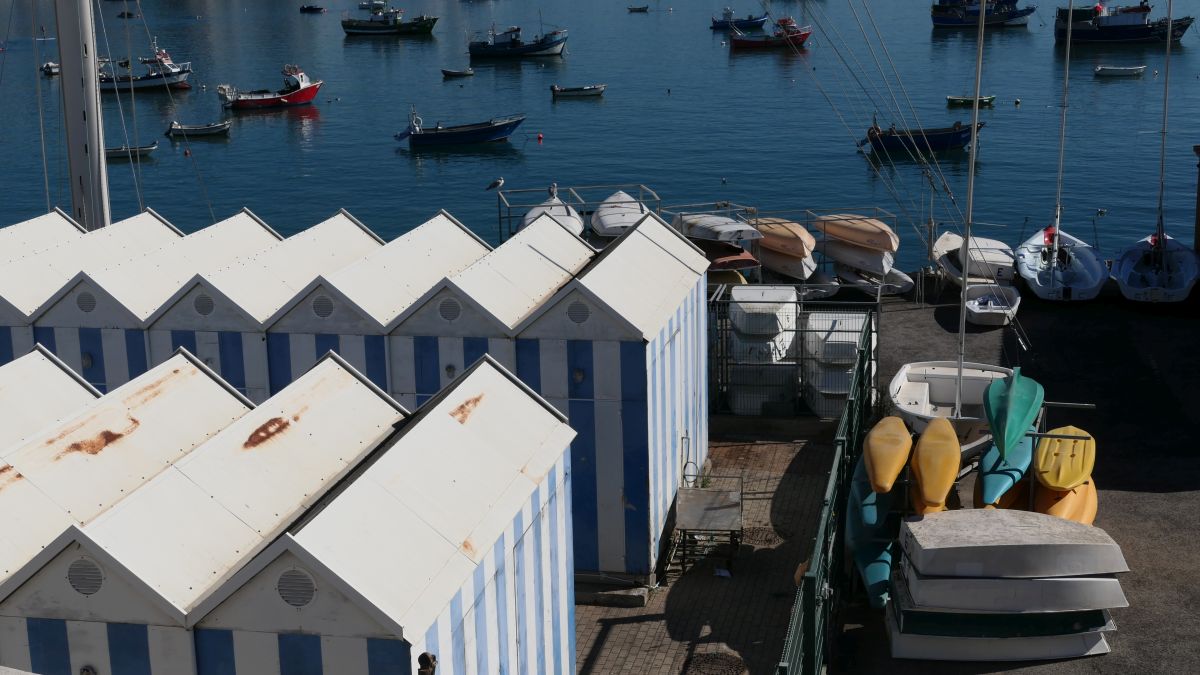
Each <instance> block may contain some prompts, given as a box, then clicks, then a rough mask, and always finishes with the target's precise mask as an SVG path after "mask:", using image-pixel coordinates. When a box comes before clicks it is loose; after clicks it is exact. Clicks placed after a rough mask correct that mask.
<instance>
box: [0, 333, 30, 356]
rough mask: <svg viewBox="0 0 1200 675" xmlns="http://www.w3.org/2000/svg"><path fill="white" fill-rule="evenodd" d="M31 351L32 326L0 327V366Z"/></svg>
mask: <svg viewBox="0 0 1200 675" xmlns="http://www.w3.org/2000/svg"><path fill="white" fill-rule="evenodd" d="M31 351H33V327H32V326H0V366H2V365H4V364H6V363H8V362H9V361H12V360H13V359H16V358H20V357H22V356H25V355H26V354H28V353H29V352H31Z"/></svg>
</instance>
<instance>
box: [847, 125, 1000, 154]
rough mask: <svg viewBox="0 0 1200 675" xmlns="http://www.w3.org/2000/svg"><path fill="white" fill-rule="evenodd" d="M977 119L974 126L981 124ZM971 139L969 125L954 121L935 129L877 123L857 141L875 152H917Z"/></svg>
mask: <svg viewBox="0 0 1200 675" xmlns="http://www.w3.org/2000/svg"><path fill="white" fill-rule="evenodd" d="M983 125H984V123H983V122H980V123H979V127H978V129H982V128H983ZM970 143H971V125H969V124H963V123H962V122H955V123H954V125H953V126H949V127H940V128H936V129H897V128H896V127H895V126H892V127H891V128H888V129H882V128H880V127H879V125H875V126H872V127H871V128H870V129H867V137H866V138H864V139H863V140H861V141H859V142H858V145H859V146H860V147H861V146H864V145H868V144H870V146H871V149H872V150H874V151H875V152H896V153H902V152H909V153H913V154H920V153H924V152H944V151H946V150H962V149H963V148H965V147H967V146H968V145H970Z"/></svg>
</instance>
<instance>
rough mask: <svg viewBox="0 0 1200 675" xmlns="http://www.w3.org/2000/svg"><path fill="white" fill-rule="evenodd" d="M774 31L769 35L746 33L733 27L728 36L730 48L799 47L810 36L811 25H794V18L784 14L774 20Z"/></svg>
mask: <svg viewBox="0 0 1200 675" xmlns="http://www.w3.org/2000/svg"><path fill="white" fill-rule="evenodd" d="M775 26H776V28H775V31H774V32H773V33H771V34H770V35H766V34H757V35H756V34H753V33H746V32H743V31H741V30H739V29H736V28H735V29H733V34H732V35H730V36H729V48H730V49H786V48H789V47H795V48H800V47H803V46H804V43H805V42H807V41H808V38H809V37H810V36H812V32H813V31H812V26H804V27H803V28H801V27H800V26H797V25H796V20H795V19H793V18H792V17H790V16H785V17H783V18H782V19H780V20H778V21H776V22H775Z"/></svg>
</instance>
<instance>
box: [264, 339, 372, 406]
mask: <svg viewBox="0 0 1200 675" xmlns="http://www.w3.org/2000/svg"><path fill="white" fill-rule="evenodd" d="M330 351H334V352H337V353H338V354H339V355H340V356H341V357H342V358H344V359H346V361H348V362H349V363H350V365H352V366H354V367H355V368H357V369H358V371H359V372H361V373H362V374H363V375H366V376H367V378H368V379H369V380H371V382H373V383H375V385H376V386H378V387H379V388H380V389H383V390H384V391H386V390H387V386H388V377H387V361H388V360H387V337H386V336H383V335H328V334H320V333H316V334H314V333H268V334H267V358H268V359H269V363H270V384H271V393H272V394H276V393H278V392H279V391H280V390H282V389H283V388H284V387H286V386H287V385H289V384H291V382H292V380H295V379H296V378H298V377H300V376H301V375H303V374H304V373H305V372H307V371H308V369H309V368H312V367H313V365H314V364H315V363H316V362H317V360H318V359H320V358H321V357H322V356H325V354H327V353H329V352H330Z"/></svg>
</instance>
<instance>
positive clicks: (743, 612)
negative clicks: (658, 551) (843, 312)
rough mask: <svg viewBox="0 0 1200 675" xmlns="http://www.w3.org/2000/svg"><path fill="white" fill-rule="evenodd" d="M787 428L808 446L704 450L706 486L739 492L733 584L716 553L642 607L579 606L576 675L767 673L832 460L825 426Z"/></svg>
mask: <svg viewBox="0 0 1200 675" xmlns="http://www.w3.org/2000/svg"><path fill="white" fill-rule="evenodd" d="M715 426H716V425H715V424H714V427H715ZM789 426H790V428H788V429H785V430H784V431H783V433H784V434H785V436H784V437H787V438H806V439H809V440H800V441H790V442H751V441H743V440H727V441H713V442H712V444H711V446H712V449H711V451H710V458H711V462H712V469H711V473H712V475H713V476H715V477H716V478H714V479H713V483H712V486H713V487H718V486H720V487H724V485H723V483H725V482H727V479H725V478H724V477H726V476H740V477H741V478H742V480H743V485H744V487H743V490H744V495H743V514H742V523H743V528H744V539H745V541H744V542H743V544H742V546H741V547H740V549H739V551H738V555H737V557H736V559H735V560H734V565H733V570H732V577H731V578H721V577H717V576H715V575H714V570H715V569H716V568H717V567H723V566H724V564H725V562H724V555H723V554H721V553H717V554H714V556H713V557H710V558H708V559H706V560H705V561H703V562H701V563H698V564H696V565H695V566H693V567H691V568H690V569H688V571H687V573H686V574H683V575H682V576H681V575H679V574H678V571H677V570H671V571H669V572H668V574H667V576H666V578H667V581H666V582H665V583H663V584H661V585H660V586H659V588H657V589H655V590H653V591H652V592H651V594H650V598H649V601H648V603H647V605H646V606H645V607H641V608H633V609H630V608H615V607H595V606H583V605H579V606H576V608H575V624H576V629H575V638H576V663H577V666H576V667H577V672H578V673H592V674H601V673H639V674H640V673H656V674H657V673H663V674H671V673H689V674H697V675H698V674H701V673H704V674H712V675H739V674H740V673H746V672H748V673H764V674H765V673H772V672H774V668H775V664H776V662H777V661H778V660H779V655H780V653H781V651H782V649H783V638H784V634H785V633H786V632H787V625H788V620H789V617H790V612H791V607H792V600H793V598H794V595H795V584H794V582H793V578H794V574H795V570H796V566H797V565H798V564H799V563H800V562H801V561H803V560H804V559H806V558H807V557H808V553H809V551H810V550H811V547H812V538H813V536H814V534H815V530H816V522H817V516H818V514H819V513H820V509H821V500H822V496H823V493H824V489H825V483H826V481H827V478H828V469H829V463H830V461H831V459H832V453H833V446H832V437H833V424H832V423H828V422H826V423H816V422H813V421H808V420H800V421H796V422H794V423H793V424H790V425H789ZM789 433H790V434H791V435H787V434H789ZM755 435H759V436H761V435H762V434H761V433H756V434H755Z"/></svg>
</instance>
